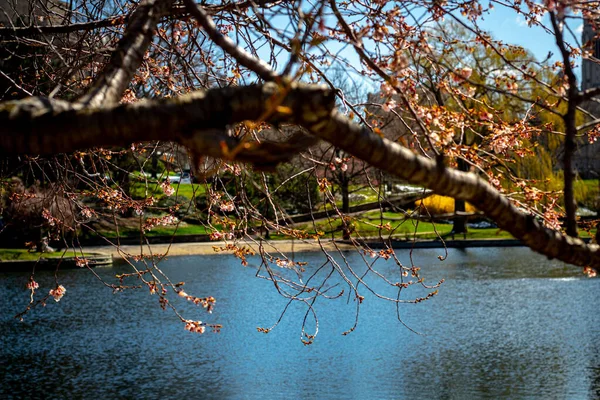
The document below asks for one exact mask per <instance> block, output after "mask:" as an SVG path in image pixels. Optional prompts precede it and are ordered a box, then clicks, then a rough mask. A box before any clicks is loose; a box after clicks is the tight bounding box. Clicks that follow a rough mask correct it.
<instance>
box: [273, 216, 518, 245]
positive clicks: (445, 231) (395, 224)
mask: <svg viewBox="0 0 600 400" xmlns="http://www.w3.org/2000/svg"><path fill="white" fill-rule="evenodd" d="M378 215H379V213H378V212H370V213H367V214H363V215H362V216H360V217H356V218H353V219H352V224H353V225H354V231H355V234H358V235H360V236H363V237H370V236H371V237H372V236H379V235H380V234H381V236H383V237H388V236H389V235H390V234H391V235H392V237H394V238H397V239H406V240H410V239H413V238H417V239H437V238H438V237H439V236H442V237H444V236H446V235H449V234H450V232H451V231H452V225H451V224H444V223H435V224H434V223H431V222H423V221H417V220H413V219H407V220H403V219H400V218H402V214H399V213H384V214H383V217H384V219H383V221H382V220H380V219H368V218H366V216H370V217H375V216H378ZM389 218H392V219H389ZM380 224H381V225H383V226H385V225H387V224H389V227H390V228H391V229H388V228H387V227H386V228H383V229H381V230H380V229H379V225H380ZM340 226H341V223H340V221H339V219H332V220H330V221H323V222H319V223H317V225H316V230H315V229H314V227H312V225H303V226H298V228H300V229H305V230H307V231H308V232H309V233H310V234H315V233H316V231H320V232H323V233H324V236H325V237H331V236H332V235H333V237H335V238H341V237H342V232H341V229H340ZM281 238H282V239H283V238H284V237H281ZM455 238H456V239H462V238H463V235H462V234H460V235H456V236H455ZM466 238H467V239H512V238H513V237H512V235H511V234H510V233H508V232H506V231H502V230H500V229H498V228H486V229H474V228H471V229H469V232H468V233H467V235H466Z"/></svg>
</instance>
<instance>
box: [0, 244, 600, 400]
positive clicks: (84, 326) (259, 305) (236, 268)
mask: <svg viewBox="0 0 600 400" xmlns="http://www.w3.org/2000/svg"><path fill="white" fill-rule="evenodd" d="M442 252H443V251H442V250H425V249H422V250H415V251H413V252H412V260H413V262H414V263H415V264H416V265H418V266H420V267H422V272H423V276H424V277H425V278H426V280H427V282H436V281H438V280H439V279H441V278H444V279H446V283H445V284H444V285H443V286H442V288H441V289H440V294H439V295H438V296H436V297H435V298H433V299H432V300H430V301H427V302H424V303H421V304H419V305H412V304H410V305H403V306H401V313H402V318H403V320H404V322H405V323H406V324H408V325H409V326H410V327H411V328H413V329H415V330H417V331H419V332H421V333H422V335H417V334H414V333H412V332H410V331H409V330H407V329H406V328H404V327H403V326H402V325H401V324H400V323H399V322H398V321H396V320H395V312H396V309H395V307H394V306H393V305H392V304H390V303H385V302H382V301H380V300H377V299H375V298H374V297H373V296H369V295H368V293H365V301H364V302H363V304H362V306H361V313H360V322H359V326H358V329H357V330H356V331H355V332H353V333H352V334H350V335H348V336H342V335H341V333H342V332H344V331H345V330H347V329H348V328H350V327H351V326H352V324H353V322H354V310H355V307H356V305H355V303H354V301H352V299H350V301H349V300H348V298H347V296H342V297H341V298H340V299H337V300H334V301H319V302H317V303H316V308H317V312H318V313H319V318H320V333H319V337H318V338H317V340H316V342H315V343H314V344H313V345H311V346H308V347H305V346H303V345H302V343H301V342H300V340H299V337H300V326H301V322H302V318H303V316H304V313H305V312H306V309H305V308H304V307H303V306H301V305H295V306H292V307H291V308H290V310H289V313H288V314H287V315H286V316H285V317H284V318H283V320H282V322H281V324H280V326H279V327H278V328H277V329H275V330H274V331H273V332H271V333H269V334H268V335H264V334H262V333H259V332H257V330H256V327H257V326H263V327H267V326H270V325H271V324H273V323H274V322H275V321H276V320H277V318H278V317H279V315H280V313H281V311H282V310H283V307H284V306H285V304H286V301H285V299H283V298H281V297H280V296H279V295H278V294H277V292H276V291H275V290H274V288H273V286H272V284H271V283H269V282H267V281H264V280H260V279H255V278H254V275H255V273H256V271H255V269H253V268H251V267H248V268H244V267H242V266H240V265H239V261H236V260H235V259H233V258H231V257H226V256H225V257H224V256H203V257H189V256H188V257H172V258H171V259H169V260H167V261H166V262H165V263H163V264H161V268H162V269H163V270H164V271H165V272H166V273H167V274H169V276H170V277H171V278H172V280H173V281H185V282H186V285H185V288H186V291H187V292H188V293H193V294H195V295H198V296H204V295H212V296H215V297H216V298H217V305H216V309H215V314H214V315H210V316H209V315H207V314H206V313H204V312H203V311H202V310H200V309H196V308H190V307H189V305H186V303H185V302H183V303H182V304H181V305H180V308H181V311H182V312H184V314H185V315H186V317H188V318H192V319H202V320H204V319H206V320H207V321H209V322H216V323H222V324H223V325H224V329H223V331H222V332H221V333H220V334H205V335H196V334H191V333H189V332H187V331H185V330H184V329H183V325H182V324H181V323H179V322H178V320H177V319H176V318H175V317H174V315H173V314H172V313H170V312H164V311H162V310H161V309H160V307H159V305H158V298H157V297H156V296H149V295H148V294H147V289H144V290H139V291H126V292H123V293H117V294H113V293H112V292H111V291H110V290H108V289H106V288H105V287H104V286H102V285H101V284H100V283H99V282H98V281H97V280H96V279H95V278H94V277H93V276H92V275H91V274H89V273H88V272H87V271H85V270H71V271H64V272H60V275H59V281H60V283H61V284H63V285H65V287H67V293H66V295H65V297H64V298H63V299H62V300H61V302H60V303H58V304H55V303H54V302H53V301H51V302H50V303H49V304H48V306H47V307H46V308H44V309H39V310H37V309H36V310H34V311H33V312H31V313H30V314H29V315H27V316H26V318H25V321H24V322H22V323H19V322H18V321H16V320H14V318H13V316H14V315H15V314H16V313H17V312H19V311H21V310H22V308H23V307H24V306H25V305H26V303H27V299H28V292H27V291H26V290H24V289H23V288H24V285H25V283H26V282H27V279H28V275H27V274H23V273H0V295H2V298H3V299H4V300H5V301H4V302H3V307H2V311H0V357H1V358H2V360H3V362H2V363H0V377H1V378H0V383H1V385H0V396H1V398H3V399H5V398H24V397H26V398H82V397H85V398H89V397H91V396H103V397H105V398H134V397H135V398H140V397H141V398H160V397H167V398H172V397H176V396H177V397H179V396H192V397H193V398H232V399H237V398H257V397H267V398H300V397H302V398H305V397H308V398H311V397H312V398H317V397H318V398H336V399H337V398H448V399H462V398H490V399H491V398H531V397H541V398H586V397H589V398H595V397H598V396H600V351H599V348H598V345H597V344H596V343H597V342H598V339H600V330H599V328H598V327H600V317H599V316H598V313H597V307H595V304H597V301H598V294H597V293H598V285H599V284H598V282H600V281H598V280H595V279H587V278H584V277H583V275H582V274H581V271H580V270H579V269H575V268H570V267H566V266H565V265H563V264H561V263H558V262H555V261H549V260H547V259H545V258H543V257H540V256H537V255H535V254H533V253H531V252H530V251H529V250H527V249H522V248H508V249H500V248H498V249H495V248H494V249H489V248H487V249H467V250H465V251H462V250H460V251H459V250H450V251H449V252H450V254H449V257H448V260H447V261H443V262H442V261H439V260H438V259H437V255H438V254H441V253H442ZM398 255H399V257H400V259H401V261H402V262H403V263H406V264H407V265H410V258H411V253H410V251H408V250H406V251H404V250H400V251H398ZM296 256H297V259H302V260H304V261H307V262H308V263H309V264H308V266H307V273H310V272H311V268H315V267H316V266H319V265H321V264H322V262H323V256H322V255H320V254H313V253H310V254H309V253H306V254H298V255H296ZM344 256H345V257H346V258H347V259H348V261H349V263H350V264H351V265H353V266H355V267H356V268H358V269H360V268H361V267H360V265H361V263H362V258H361V257H359V256H358V255H356V254H354V253H345V254H344ZM376 267H377V269H378V270H379V271H381V272H382V273H385V274H393V273H397V272H395V271H396V270H395V268H394V266H393V265H391V264H389V263H380V262H378V263H377V264H376ZM127 268H128V267H127V266H125V265H119V264H117V265H115V266H114V267H112V268H98V269H96V271H97V272H98V274H100V275H101V276H102V277H103V278H104V279H106V280H114V276H115V274H117V273H120V272H123V271H126V270H127ZM327 272H328V271H323V273H327ZM36 280H37V281H38V282H39V283H40V287H41V289H44V290H48V289H49V288H50V287H52V286H53V284H54V278H53V275H52V273H50V272H48V273H46V272H40V273H39V274H37V275H36ZM368 280H369V283H370V284H371V285H373V286H374V287H376V288H378V289H380V290H382V291H383V292H385V291H386V290H388V289H387V288H386V287H384V286H382V285H381V282H380V280H379V279H377V278H376V277H373V278H369V279H368ZM335 283H336V282H331V283H330V284H331V285H332V286H333V285H334V284H335ZM337 283H338V284H339V282H337ZM341 289H345V287H344V285H343V284H339V285H338V286H336V287H335V290H336V291H337V290H341ZM332 291H333V289H332ZM421 294H422V293H419V294H417V295H421ZM187 304H189V303H187Z"/></svg>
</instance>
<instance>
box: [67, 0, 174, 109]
mask: <svg viewBox="0 0 600 400" xmlns="http://www.w3.org/2000/svg"><path fill="white" fill-rule="evenodd" d="M173 1H174V0H144V1H143V2H142V3H140V4H139V5H138V6H137V8H136V10H135V11H134V13H133V14H132V15H131V19H130V21H129V25H128V26H127V30H126V31H125V35H124V36H123V38H122V39H121V40H120V41H119V45H118V47H117V50H116V51H115V52H114V53H113V55H112V58H111V60H110V63H109V64H108V65H107V66H106V68H105V69H104V71H102V73H101V74H100V75H99V76H98V77H97V78H96V82H95V83H94V85H93V86H92V88H91V89H90V90H89V91H88V92H87V93H86V94H85V95H84V96H82V97H81V98H79V99H78V101H77V102H78V103H79V104H83V105H85V106H87V107H97V106H100V105H110V104H115V103H117V102H118V101H119V100H120V99H121V96H122V95H123V92H124V91H125V89H126V88H127V86H128V85H129V82H130V81H131V78H132V77H133V75H134V74H135V71H136V70H137V68H138V67H139V65H140V64H141V62H142V60H143V57H144V53H145V52H146V50H147V49H148V46H150V43H151V42H152V36H153V34H154V30H155V29H156V25H157V24H158V21H159V20H160V18H161V16H162V15H164V14H165V12H166V11H167V10H168V9H169V8H170V7H171V4H172V3H173Z"/></svg>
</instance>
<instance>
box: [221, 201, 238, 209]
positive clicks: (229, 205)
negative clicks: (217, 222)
mask: <svg viewBox="0 0 600 400" xmlns="http://www.w3.org/2000/svg"><path fill="white" fill-rule="evenodd" d="M219 208H220V209H221V211H223V212H231V211H233V210H234V209H235V206H234V205H233V201H224V202H223V203H221V206H220V207H219Z"/></svg>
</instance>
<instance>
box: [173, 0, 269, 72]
mask: <svg viewBox="0 0 600 400" xmlns="http://www.w3.org/2000/svg"><path fill="white" fill-rule="evenodd" d="M183 1H184V3H185V6H186V7H187V9H188V11H189V12H190V14H192V15H193V16H194V18H196V19H197V20H198V23H199V24H200V25H202V27H203V28H204V30H205V31H206V34H207V35H208V37H210V39H211V40H212V41H213V42H215V44H217V46H219V47H221V48H222V49H223V50H224V51H225V52H226V53H227V54H229V55H230V56H232V57H233V58H235V59H236V61H237V62H239V63H240V64H241V65H243V66H244V67H246V68H248V69H249V70H251V71H254V72H255V73H256V74H257V75H258V76H260V77H261V79H263V80H264V81H266V82H269V81H273V80H275V79H277V78H278V77H279V75H277V74H276V73H275V72H274V71H273V70H272V69H271V67H270V66H269V65H268V64H267V63H265V62H264V61H262V60H260V59H258V58H255V57H253V56H252V55H251V54H250V53H248V52H247V51H245V50H244V49H242V48H241V47H238V46H237V45H236V44H235V43H234V42H233V41H232V40H231V39H229V37H227V36H225V35H223V34H222V33H221V32H219V30H218V29H217V27H216V25H215V23H214V22H213V20H212V18H210V16H209V15H208V14H207V12H206V11H205V10H204V8H202V7H201V6H199V5H198V4H196V2H195V1H194V0H183Z"/></svg>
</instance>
